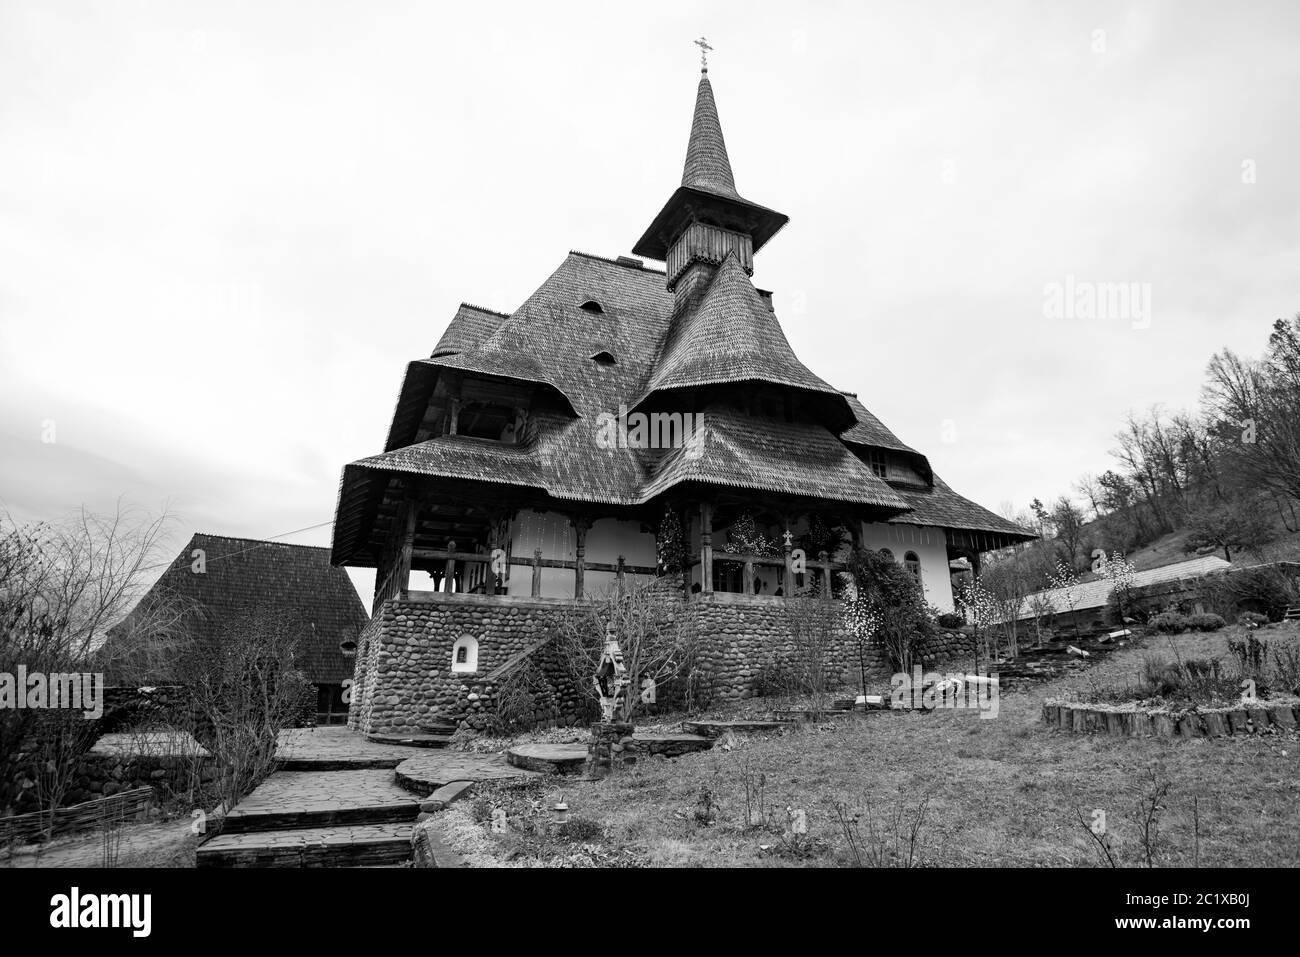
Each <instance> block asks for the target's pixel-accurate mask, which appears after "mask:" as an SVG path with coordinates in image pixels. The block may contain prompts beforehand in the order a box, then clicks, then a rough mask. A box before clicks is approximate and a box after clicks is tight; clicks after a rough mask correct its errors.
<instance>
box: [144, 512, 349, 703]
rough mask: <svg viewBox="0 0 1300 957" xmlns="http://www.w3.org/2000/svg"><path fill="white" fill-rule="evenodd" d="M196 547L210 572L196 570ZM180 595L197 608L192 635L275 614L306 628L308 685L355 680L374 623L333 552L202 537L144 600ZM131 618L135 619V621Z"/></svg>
mask: <svg viewBox="0 0 1300 957" xmlns="http://www.w3.org/2000/svg"><path fill="white" fill-rule="evenodd" d="M196 549H200V550H202V552H203V556H204V560H205V566H206V568H205V571H204V572H203V573H202V574H199V573H197V572H195V571H193V570H191V566H192V563H193V562H194V557H193V553H194V551H195V550H196ZM170 596H175V597H177V598H180V599H181V600H184V601H186V602H187V603H190V604H192V605H193V606H194V608H195V612H196V614H195V616H194V617H193V618H192V619H191V629H192V632H191V633H192V635H193V637H194V638H195V639H197V640H199V641H213V640H216V639H217V637H218V636H219V635H220V633H221V627H222V623H223V621H226V620H230V619H233V618H236V617H239V616H242V615H247V614H258V615H262V614H265V615H271V616H275V617H276V618H278V619H280V620H282V621H285V622H289V623H291V624H293V625H295V626H296V627H298V628H300V630H301V633H302V638H301V641H300V644H299V647H298V654H299V661H300V662H301V667H302V670H303V671H304V673H305V674H306V675H307V679H308V680H309V681H312V682H315V683H318V684H336V683H338V682H340V681H342V680H343V679H344V678H350V677H351V676H352V671H353V664H354V661H355V659H354V658H353V657H349V656H345V655H344V654H343V651H342V650H341V648H340V644H341V643H342V642H345V641H350V642H355V641H356V640H357V636H358V635H359V634H360V633H361V629H362V628H363V627H365V624H366V622H367V621H368V620H369V619H368V616H367V615H366V609H365V606H364V605H362V604H361V598H360V597H359V596H358V595H357V590H356V588H355V587H353V585H352V579H351V578H350V577H349V576H348V573H347V572H346V571H345V570H344V569H342V568H337V567H334V566H333V565H331V564H330V552H329V549H327V548H317V547H313V546H308V545H288V544H285V543H283V542H267V541H260V540H258V539H252V538H229V537H226V536H224V535H207V534H203V533H197V534H195V535H194V537H193V538H191V539H190V541H189V544H188V545H186V546H185V548H183V549H182V550H181V552H180V554H179V555H177V556H176V558H175V560H173V561H172V563H171V564H170V565H169V566H168V567H167V569H166V571H164V572H163V573H162V575H161V576H159V578H158V580H157V581H156V582H154V584H153V587H152V588H150V590H149V592H148V593H147V594H146V595H145V597H144V598H142V599H141V604H142V605H144V604H145V603H146V602H150V601H153V600H157V599H160V598H163V597H170ZM129 618H130V616H128V621H129Z"/></svg>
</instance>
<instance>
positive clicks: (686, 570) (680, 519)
mask: <svg viewBox="0 0 1300 957" xmlns="http://www.w3.org/2000/svg"><path fill="white" fill-rule="evenodd" d="M677 524H678V525H679V526H680V527H681V530H682V593H683V594H685V595H689V594H690V593H691V563H690V558H689V556H690V548H691V513H690V510H689V509H686V508H682V509H680V510H679V512H678V515H677Z"/></svg>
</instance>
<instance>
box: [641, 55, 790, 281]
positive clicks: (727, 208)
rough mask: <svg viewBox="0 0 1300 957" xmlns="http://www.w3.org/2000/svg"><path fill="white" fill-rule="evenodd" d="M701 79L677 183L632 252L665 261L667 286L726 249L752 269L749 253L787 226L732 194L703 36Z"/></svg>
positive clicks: (718, 259) (732, 181)
mask: <svg viewBox="0 0 1300 957" xmlns="http://www.w3.org/2000/svg"><path fill="white" fill-rule="evenodd" d="M695 43H696V45H698V46H699V47H700V83H699V87H698V88H697V89H696V92H695V114H694V116H693V117H692V118H691V138H690V140H689V141H688V142H687V144H686V164H685V166H684V167H683V168H682V185H681V186H679V187H677V190H676V191H675V192H674V193H673V195H672V196H670V197H669V199H668V202H667V203H665V204H664V208H663V209H661V210H660V211H659V215H658V216H656V217H655V219H654V221H653V222H652V223H651V224H650V228H649V229H647V230H646V231H645V233H644V234H643V235H642V236H641V238H640V239H639V240H638V241H637V244H636V245H635V246H633V247H632V252H634V253H635V254H636V255H638V256H645V257H647V258H649V259H659V260H664V261H668V260H669V259H670V258H671V260H672V261H671V262H669V269H668V288H669V289H672V288H673V287H674V286H675V285H676V282H677V277H678V276H679V275H680V274H681V272H682V271H683V270H684V269H685V268H686V267H687V266H688V265H689V264H690V263H691V262H695V261H705V262H710V263H712V264H713V265H717V264H719V263H721V262H722V256H723V255H725V253H726V252H727V251H728V250H732V249H734V250H736V252H737V254H738V255H739V257H740V261H741V263H742V265H743V266H744V268H745V271H746V272H752V271H753V268H754V266H753V254H754V253H755V252H757V251H758V250H759V249H760V248H761V247H762V246H763V245H764V244H765V243H766V242H767V241H768V240H769V239H771V238H772V236H773V234H774V233H776V231H777V230H779V229H780V228H781V227H782V226H784V225H785V224H786V222H787V221H788V220H789V217H788V216H786V215H785V214H784V213H778V212H776V211H775V210H772V209H768V208H767V207H766V206H760V205H759V204H758V203H755V202H753V201H751V200H748V199H745V197H743V196H741V195H740V194H739V193H738V192H736V178H735V176H733V175H732V172H731V158H730V157H729V156H728V155H727V144H726V142H725V141H724V140H723V138H722V124H721V123H720V122H719V120H718V105H717V103H715V102H714V100H713V85H712V84H711V83H710V82H709V66H708V60H707V59H705V56H706V54H707V53H708V51H709V50H710V49H712V48H711V47H710V46H709V45H708V43H707V41H705V39H704V38H703V37H700V39H698V40H696V41H695Z"/></svg>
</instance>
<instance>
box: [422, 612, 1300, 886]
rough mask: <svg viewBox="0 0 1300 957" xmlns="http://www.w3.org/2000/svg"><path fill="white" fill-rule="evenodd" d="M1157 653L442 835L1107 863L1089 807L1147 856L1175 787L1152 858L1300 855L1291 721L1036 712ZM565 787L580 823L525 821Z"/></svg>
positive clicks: (1282, 860)
mask: <svg viewBox="0 0 1300 957" xmlns="http://www.w3.org/2000/svg"><path fill="white" fill-rule="evenodd" d="M1228 633H1229V632H1227V631H1225V632H1219V633H1214V634H1188V635H1182V636H1178V637H1176V638H1175V639H1174V642H1175V643H1176V644H1177V646H1178V648H1179V654H1180V655H1182V656H1183V657H1206V656H1208V655H1214V654H1218V655H1222V656H1223V657H1224V659H1225V660H1230V655H1228V653H1227V636H1228ZM1259 634H1260V637H1262V638H1266V639H1268V640H1270V642H1271V641H1274V640H1278V641H1282V640H1289V641H1295V640H1300V639H1298V638H1297V633H1296V631H1295V630H1294V629H1292V628H1290V626H1270V627H1269V628H1266V629H1264V630H1262V631H1261V632H1260V633H1259ZM1144 654H1167V655H1168V656H1169V658H1170V660H1172V658H1173V656H1174V653H1173V650H1172V648H1171V647H1170V644H1169V641H1168V640H1167V639H1165V638H1158V637H1151V638H1147V639H1144V640H1142V641H1140V642H1138V643H1136V644H1135V645H1133V646H1130V647H1128V648H1123V649H1121V650H1119V651H1117V652H1116V653H1115V654H1113V655H1112V656H1110V657H1109V658H1108V659H1106V660H1105V661H1103V662H1101V663H1099V664H1098V665H1097V666H1095V667H1094V668H1092V669H1089V670H1088V671H1086V672H1083V673H1081V674H1075V675H1072V676H1070V677H1068V678H1064V679H1061V680H1059V681H1055V682H1052V683H1048V684H1041V685H1033V686H1030V687H1029V689H1028V691H1026V692H1011V693H1004V694H1003V696H1002V699H1001V707H1000V710H999V714H998V716H997V717H996V718H993V719H981V718H980V717H978V715H977V714H976V713H975V712H959V711H938V712H933V713H929V714H922V713H915V712H881V713H872V714H867V715H863V716H853V717H848V718H840V719H836V720H834V721H832V722H830V723H827V724H823V725H809V726H806V727H804V728H801V729H798V730H795V731H791V732H787V733H784V734H774V735H766V736H752V737H748V738H743V739H742V740H741V742H740V744H739V745H738V747H736V748H735V749H734V750H730V751H726V750H722V749H720V748H714V749H713V750H712V751H708V752H704V753H700V754H694V755H687V756H684V757H681V758H677V759H675V760H672V761H652V762H650V763H647V764H643V765H640V766H637V767H635V768H630V769H627V770H624V771H621V772H619V773H617V774H615V775H614V776H612V777H610V778H608V779H607V780H605V781H602V782H584V781H581V780H578V779H576V778H547V779H543V780H541V781H538V782H532V783H530V784H528V785H524V786H520V785H513V786H509V785H499V786H496V787H494V788H491V789H485V788H480V789H479V790H478V791H476V797H475V798H472V799H469V800H465V801H462V802H460V803H458V804H455V805H453V806H452V808H451V809H449V810H448V811H447V812H445V819H446V827H447V832H448V836H449V839H450V840H451V842H452V844H453V846H455V847H456V849H457V850H458V851H460V852H461V853H462V854H464V855H466V857H467V859H468V861H469V863H470V864H471V865H475V864H477V865H485V866H495V865H501V864H508V865H516V866H538V865H542V866H548V865H549V866H556V865H558V866H566V865H567V866H601V865H647V866H701V867H707V866H713V865H735V866H782V865H794V866H801V865H802V866H807V865H815V866H828V865H830V866H834V865H847V864H853V863H855V862H856V861H857V860H859V859H860V860H862V861H863V863H876V862H883V863H891V864H895V865H902V864H905V863H907V861H908V859H909V858H911V860H912V861H913V862H914V863H920V864H924V865H927V866H945V867H961V866H972V865H1010V866H1095V865H1098V864H1102V865H1104V863H1105V862H1104V860H1103V858H1102V857H1101V856H1100V855H1099V852H1098V851H1097V849H1096V847H1095V843H1094V841H1093V839H1092V838H1091V836H1090V834H1089V832H1088V830H1086V829H1085V827H1084V826H1082V825H1081V824H1080V822H1079V818H1078V811H1082V813H1083V815H1084V818H1085V820H1087V821H1089V822H1092V821H1094V820H1098V818H1097V817H1096V816H1095V815H1094V811H1096V810H1101V811H1104V812H1105V821H1106V830H1107V836H1108V839H1109V841H1110V843H1111V847H1112V851H1113V853H1114V855H1115V857H1116V858H1117V859H1118V861H1119V863H1120V864H1121V865H1126V866H1142V865H1144V864H1145V857H1146V854H1145V852H1144V850H1143V846H1142V841H1141V839H1140V829H1139V827H1138V824H1137V820H1138V806H1139V804H1140V802H1141V800H1142V798H1143V796H1144V794H1149V793H1151V792H1152V791H1153V789H1155V788H1158V787H1159V786H1161V785H1163V784H1165V783H1167V784H1168V792H1167V795H1166V796H1165V797H1164V798H1163V800H1162V801H1161V802H1160V804H1161V808H1162V809H1161V810H1160V812H1159V813H1158V815H1157V819H1156V828H1155V832H1154V837H1153V838H1152V839H1151V840H1150V842H1149V843H1151V844H1152V845H1153V847H1154V861H1155V863H1156V864H1157V865H1162V866H1171V865H1189V866H1190V865H1192V864H1194V863H1197V862H1199V863H1200V864H1201V865H1224V866H1244V865H1264V866H1290V867H1294V866H1297V865H1300V740H1298V739H1297V736H1296V734H1295V733H1294V732H1288V733H1286V734H1274V735H1260V736H1249V737H1232V738H1223V739H1193V740H1179V739H1163V738H1118V737H1111V736H1105V735H1079V734H1072V733H1067V732H1061V731H1053V730H1048V729H1047V728H1046V727H1045V726H1044V725H1043V724H1042V723H1041V721H1040V711H1041V705H1042V702H1043V700H1044V699H1045V698H1047V697H1050V696H1060V695H1063V694H1065V693H1066V692H1069V691H1074V692H1077V693H1078V696H1079V697H1081V698H1086V697H1087V696H1088V690H1089V688H1090V687H1092V685H1093V684H1094V682H1095V683H1099V684H1109V683H1115V682H1118V683H1123V682H1125V681H1130V680H1132V678H1133V675H1134V674H1135V673H1136V671H1137V670H1138V669H1139V668H1140V667H1141V665H1142V657H1143V655H1144ZM760 780H761V781H762V782H763V783H762V790H763V798H764V803H765V805H766V807H767V809H769V810H770V811H772V812H773V813H772V814H771V816H770V819H769V820H770V823H769V824H768V825H766V826H761V825H760V826H748V825H747V821H746V818H747V811H746V784H747V783H748V785H749V786H750V788H751V791H756V790H757V789H758V788H759V785H760ZM702 788H707V789H708V791H709V793H710V795H711V802H712V805H711V806H712V813H713V815H714V817H713V822H712V823H708V824H704V823H700V821H699V820H697V810H700V809H699V796H700V791H701V789H702ZM561 794H562V795H563V797H564V800H565V801H566V803H567V804H568V805H569V807H570V814H571V816H572V818H573V821H574V823H572V824H570V825H569V826H568V832H569V833H567V834H559V835H556V834H553V833H533V831H532V825H531V823H530V822H533V821H537V820H541V819H543V818H544V817H545V814H544V813H538V812H537V811H536V810H534V805H533V803H532V802H534V801H538V802H540V806H541V807H542V808H543V809H544V808H546V807H549V806H550V805H551V804H552V803H554V802H555V801H556V800H557V799H558V798H559V797H560V795H561ZM751 803H756V798H755V799H753V800H752V801H751ZM923 804H924V809H923V812H924V813H923V816H922V814H921V810H922V805H923ZM493 805H500V806H504V807H505V808H506V810H507V813H508V814H509V815H510V825H509V827H508V828H507V829H506V831H505V832H504V833H494V832H493V830H492V826H491V820H490V818H491V808H492V806H493ZM841 807H842V808H843V811H844V813H845V815H846V816H849V817H851V816H852V815H853V814H855V813H856V814H858V816H859V817H858V823H857V825H856V827H852V826H851V829H852V830H853V832H854V833H855V835H856V840H857V843H858V847H859V851H858V855H857V856H856V857H855V854H854V852H853V850H852V849H851V845H850V841H849V839H848V837H847V836H846V833H845V828H844V826H842V825H841V823H840V821H839V809H840V808H841ZM787 808H793V809H799V810H802V811H803V812H804V815H805V817H806V820H807V834H806V835H803V836H801V837H797V838H796V837H792V836H788V835H787V833H786V832H787V830H788V828H787V827H786V822H787V814H786V809H787ZM1194 809H1195V811H1194ZM1197 818H1199V825H1196V824H1195V823H1194V822H1195V820H1196V819H1197ZM918 819H919V824H918V823H917V822H918ZM914 825H915V833H916V839H915V842H913V840H912V832H913V829H914ZM1198 833H1199V838H1198V837H1197V835H1198ZM1198 845H1199V847H1198Z"/></svg>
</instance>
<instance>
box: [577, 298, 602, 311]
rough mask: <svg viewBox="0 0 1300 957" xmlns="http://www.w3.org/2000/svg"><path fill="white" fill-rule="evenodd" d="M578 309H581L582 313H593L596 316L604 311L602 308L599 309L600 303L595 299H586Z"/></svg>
mask: <svg viewBox="0 0 1300 957" xmlns="http://www.w3.org/2000/svg"><path fill="white" fill-rule="evenodd" d="M578 308H579V309H581V310H582V311H583V312H594V313H596V314H597V315H600V314H601V313H603V312H604V311H605V310H604V309H603V308H601V305H600V303H598V302H597V301H596V300H595V299H588V300H587V301H586V302H584V303H583V304H582V305H580V306H579V307H578Z"/></svg>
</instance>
